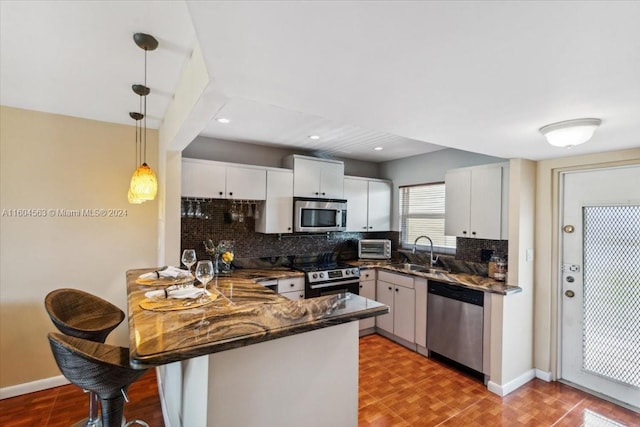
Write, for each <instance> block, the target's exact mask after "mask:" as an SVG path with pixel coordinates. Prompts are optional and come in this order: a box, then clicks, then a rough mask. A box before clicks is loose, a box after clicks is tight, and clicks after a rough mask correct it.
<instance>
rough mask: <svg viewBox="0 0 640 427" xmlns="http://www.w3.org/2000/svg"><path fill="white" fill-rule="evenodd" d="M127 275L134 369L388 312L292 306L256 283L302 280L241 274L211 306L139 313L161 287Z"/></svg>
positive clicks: (355, 304)
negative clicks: (147, 298)
mask: <svg viewBox="0 0 640 427" xmlns="http://www.w3.org/2000/svg"><path fill="white" fill-rule="evenodd" d="M153 270H155V268H147V269H137V270H129V271H128V272H127V305H128V311H129V340H130V349H129V351H130V360H131V365H132V366H133V367H134V368H144V367H149V366H155V365H162V364H166V363H171V362H176V361H180V360H185V359H189V358H193V357H198V356H202V355H205V354H210V353H216V352H220V351H224V350H229V349H232V348H238V347H243V346H247V345H250V344H255V343H259V342H262V341H268V340H273V339H277V338H282V337H286V336H290V335H295V334H299V333H303V332H307V331H311V330H314V329H320V328H326V327H329V326H333V325H337V324H341V323H347V322H351V321H354V320H359V319H364V318H368V317H374V316H378V315H380V314H386V313H388V312H389V307H388V306H386V305H384V304H381V303H379V302H376V301H373V300H370V299H367V298H364V297H361V296H358V295H352V294H348V298H347V299H341V298H340V297H338V296H337V295H327V296H322V297H318V298H310V299H305V300H299V301H291V300H289V299H287V298H285V297H283V296H280V295H278V294H276V293H275V292H273V291H271V290H269V289H267V288H265V287H264V286H262V285H259V284H257V283H256V280H265V279H278V278H287V277H292V276H301V275H302V273H300V272H295V271H291V270H248V269H247V270H236V271H234V272H233V273H231V274H229V275H221V276H218V277H216V278H215V279H214V280H213V281H211V282H210V283H209V289H210V290H211V289H212V288H215V289H217V290H218V291H219V293H220V296H219V297H218V298H217V299H216V300H215V301H214V302H212V303H209V304H207V305H203V306H200V307H194V308H184V309H181V310H177V311H150V310H145V309H142V308H141V307H140V302H141V301H143V300H145V293H146V292H147V291H150V290H154V289H163V287H161V286H150V285H143V284H138V283H137V282H136V279H137V278H138V277H139V276H140V274H142V273H145V272H148V271H153Z"/></svg>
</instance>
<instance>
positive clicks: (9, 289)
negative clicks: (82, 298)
mask: <svg viewBox="0 0 640 427" xmlns="http://www.w3.org/2000/svg"><path fill="white" fill-rule="evenodd" d="M0 108H1V109H0V148H1V151H0V160H1V167H0V171H1V179H0V183H1V189H0V197H1V198H0V208H1V209H2V211H3V215H2V217H1V223H0V224H1V229H0V233H1V234H0V236H1V256H0V387H1V388H6V387H9V386H15V385H19V384H24V383H29V382H33V381H38V380H43V379H46V378H49V377H55V376H59V375H60V372H59V371H58V369H57V366H56V365H55V362H54V360H53V357H52V356H51V350H50V349H49V346H48V341H47V338H46V335H47V332H49V331H53V330H55V328H54V326H53V325H52V323H51V321H50V320H49V318H48V317H47V314H46V312H45V310H44V306H43V301H44V297H45V295H46V294H47V293H48V292H49V291H51V290H53V289H56V288H61V287H74V288H79V289H82V290H85V291H87V292H91V293H93V294H95V295H98V296H100V297H102V298H105V299H107V300H109V301H111V302H113V303H114V304H116V305H117V306H119V307H120V308H121V309H122V310H123V311H125V313H126V311H127V310H126V288H125V271H126V270H128V269H130V268H139V267H145V266H150V265H155V262H156V252H157V218H158V203H157V201H152V202H147V203H145V204H142V205H129V204H128V203H127V196H126V194H127V187H128V185H129V179H130V177H131V174H132V173H133V170H134V166H135V157H134V156H135V149H134V144H135V143H134V135H135V134H134V128H133V126H125V125H116V124H110V123H104V122H98V121H92V120H85V119H79V118H73V117H67V116H60V115H54V114H46V113H39V112H34V111H27V110H20V109H14V108H8V107H0ZM123 114H126V113H123ZM147 135H148V138H149V144H148V152H147V162H148V163H149V164H150V165H151V167H152V168H156V167H157V166H156V165H157V163H158V162H157V159H158V153H157V132H156V131H151V130H150V131H148V132H147ZM82 208H84V209H107V210H108V209H121V210H124V211H125V212H126V216H123V217H102V216H99V217H87V216H85V217H60V216H53V215H52V214H51V213H50V212H48V211H49V210H50V209H53V210H56V209H65V210H74V209H82ZM12 209H38V210H44V212H47V216H46V217H17V216H11V211H10V210H12ZM39 212H43V211H39ZM109 342H112V343H116V344H119V345H128V327H127V321H126V320H125V321H124V322H123V323H122V324H121V325H120V326H119V327H118V328H117V329H116V330H115V331H114V332H112V334H111V336H110V338H109Z"/></svg>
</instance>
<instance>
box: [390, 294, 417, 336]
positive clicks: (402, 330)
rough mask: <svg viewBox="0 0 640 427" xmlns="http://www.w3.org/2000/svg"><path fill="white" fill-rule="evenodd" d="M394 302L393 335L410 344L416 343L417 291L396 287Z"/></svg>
mask: <svg viewBox="0 0 640 427" xmlns="http://www.w3.org/2000/svg"><path fill="white" fill-rule="evenodd" d="M393 301H394V302H393V308H394V312H393V334H394V335H396V336H398V337H400V338H402V339H404V340H407V341H409V342H415V335H416V329H415V309H416V308H415V307H416V295H415V290H414V289H410V288H405V287H404V286H399V285H396V286H395V287H394V300H393Z"/></svg>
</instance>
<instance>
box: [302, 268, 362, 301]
mask: <svg viewBox="0 0 640 427" xmlns="http://www.w3.org/2000/svg"><path fill="white" fill-rule="evenodd" d="M324 261H325V262H323V261H319V262H315V263H306V264H294V265H293V268H295V269H296V270H300V271H304V272H305V275H304V277H305V297H306V298H314V297H319V296H321V295H330V294H340V293H345V292H351V293H352V294H356V295H357V294H358V293H359V288H360V287H359V283H360V269H359V268H358V267H353V266H350V265H344V264H339V263H336V262H326V258H325V260H324Z"/></svg>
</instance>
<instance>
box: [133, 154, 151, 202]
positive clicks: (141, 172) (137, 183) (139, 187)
mask: <svg viewBox="0 0 640 427" xmlns="http://www.w3.org/2000/svg"><path fill="white" fill-rule="evenodd" d="M129 192H130V193H131V195H132V196H133V197H134V198H135V199H138V200H142V201H147V200H153V199H155V198H156V194H158V179H157V178H156V174H155V173H154V172H153V170H152V169H151V168H150V167H149V165H147V164H146V163H143V164H141V165H140V166H138V169H136V171H135V172H134V173H133V176H132V177H131V185H130V186H129Z"/></svg>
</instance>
